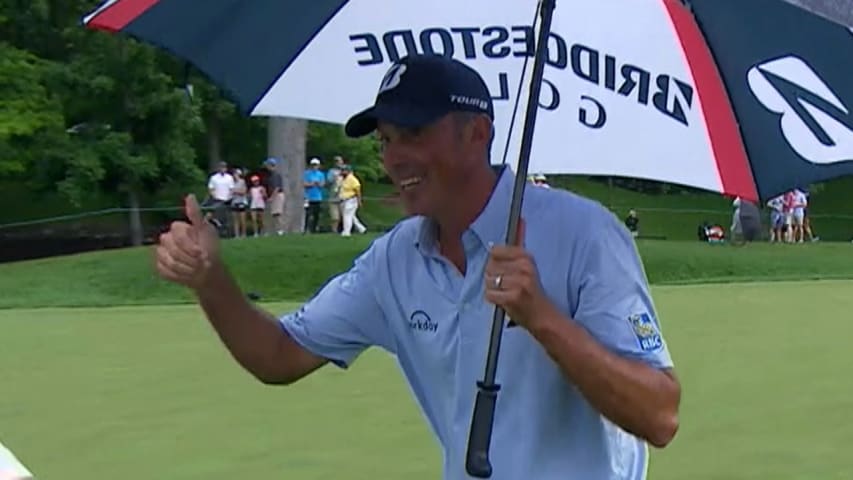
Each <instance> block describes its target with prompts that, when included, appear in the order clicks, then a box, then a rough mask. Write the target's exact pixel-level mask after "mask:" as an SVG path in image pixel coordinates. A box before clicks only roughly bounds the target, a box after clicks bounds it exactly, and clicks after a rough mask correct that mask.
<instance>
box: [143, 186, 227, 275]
mask: <svg viewBox="0 0 853 480" xmlns="http://www.w3.org/2000/svg"><path fill="white" fill-rule="evenodd" d="M184 210H185V212H186V216H187V218H188V219H189V223H188V222H184V221H176V222H172V224H171V226H170V227H169V231H167V232H166V233H163V234H162V235H160V244H159V245H158V246H157V249H156V264H157V273H159V274H160V276H161V277H163V278H165V279H166V280H169V281H171V282H174V283H177V284H180V285H184V286H187V287H190V288H192V289H194V290H197V291H198V290H200V289H202V288H203V287H204V285H205V283H206V280H207V279H208V276H209V273H210V271H211V269H212V268H213V266H214V265H215V263H217V262H219V238H218V236H217V233H216V229H215V228H214V227H213V225H210V224H209V223H207V222H206V221H204V217H203V216H202V213H201V207H199V205H198V201H197V200H196V198H195V196H194V195H188V196H187V197H186V198H185V199H184Z"/></svg>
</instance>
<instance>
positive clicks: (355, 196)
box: [341, 165, 367, 237]
mask: <svg viewBox="0 0 853 480" xmlns="http://www.w3.org/2000/svg"><path fill="white" fill-rule="evenodd" d="M341 175H343V180H341V213H342V214H343V222H344V226H343V229H342V230H341V235H342V236H344V237H349V236H350V235H351V232H352V227H353V224H355V228H356V230H358V233H365V232H366V231H367V227H365V226H364V224H363V223H361V221H360V220H359V219H358V209H359V207H361V205H362V199H361V182H360V181H359V180H358V178H357V177H356V176H355V173H353V171H352V167H350V166H349V165H344V166H343V168H342V169H341Z"/></svg>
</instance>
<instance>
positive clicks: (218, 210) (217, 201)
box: [202, 162, 234, 229]
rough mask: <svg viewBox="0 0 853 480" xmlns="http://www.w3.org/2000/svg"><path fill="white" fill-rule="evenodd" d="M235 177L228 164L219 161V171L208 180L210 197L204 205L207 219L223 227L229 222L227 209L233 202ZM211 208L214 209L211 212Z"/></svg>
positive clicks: (220, 227)
mask: <svg viewBox="0 0 853 480" xmlns="http://www.w3.org/2000/svg"><path fill="white" fill-rule="evenodd" d="M233 189H234V177H233V176H231V174H230V173H228V164H227V163H226V162H219V165H218V167H217V171H216V172H214V173H213V174H212V175H211V176H210V177H209V178H208V180H207V193H208V197H207V199H206V200H205V202H204V204H203V205H202V206H203V207H205V208H206V209H208V212H207V214H206V216H205V217H206V219H207V220H208V221H211V222H212V223H214V224H215V225H216V227H217V228H218V229H222V228H224V227H225V226H226V224H227V223H228V215H227V210H228V207H229V206H230V203H231V198H232V195H233V194H232V190H233ZM210 210H213V212H212V213H211V211H210Z"/></svg>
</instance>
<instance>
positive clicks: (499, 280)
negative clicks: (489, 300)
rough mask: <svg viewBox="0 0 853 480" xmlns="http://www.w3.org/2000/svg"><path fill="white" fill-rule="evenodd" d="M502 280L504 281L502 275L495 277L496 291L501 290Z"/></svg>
mask: <svg viewBox="0 0 853 480" xmlns="http://www.w3.org/2000/svg"><path fill="white" fill-rule="evenodd" d="M503 279H504V277H503V275H498V276H497V277H495V288H496V289H498V290H500V289H501V282H503Z"/></svg>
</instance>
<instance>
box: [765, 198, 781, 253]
mask: <svg viewBox="0 0 853 480" xmlns="http://www.w3.org/2000/svg"><path fill="white" fill-rule="evenodd" d="M767 207H768V208H769V209H770V242H771V243H774V242H780V243H781V242H783V241H784V239H783V238H782V227H783V225H784V224H785V199H784V196H783V195H777V196H775V197H773V198H771V199H770V200H769V201H768V202H767Z"/></svg>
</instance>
